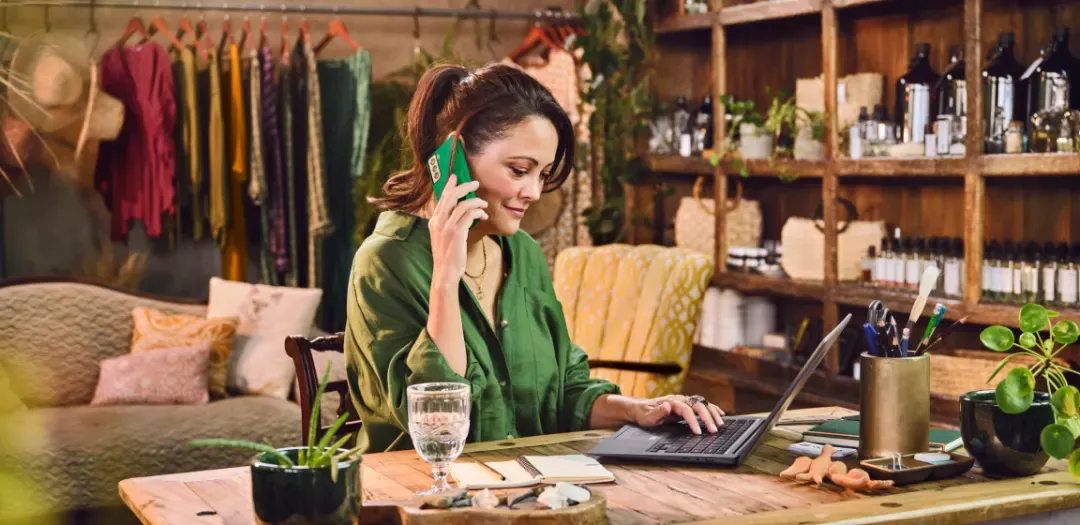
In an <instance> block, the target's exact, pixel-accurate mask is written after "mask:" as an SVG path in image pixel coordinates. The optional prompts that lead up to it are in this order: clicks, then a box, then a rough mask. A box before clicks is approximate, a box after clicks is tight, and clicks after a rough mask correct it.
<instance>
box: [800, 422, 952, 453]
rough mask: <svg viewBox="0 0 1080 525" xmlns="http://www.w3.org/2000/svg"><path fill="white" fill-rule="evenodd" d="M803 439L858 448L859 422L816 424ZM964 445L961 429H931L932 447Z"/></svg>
mask: <svg viewBox="0 0 1080 525" xmlns="http://www.w3.org/2000/svg"><path fill="white" fill-rule="evenodd" d="M803 441H809V442H811V443H820V444H823V445H825V444H828V445H837V446H841V447H852V448H858V446H859V422H858V421H847V420H843V419H834V420H832V421H827V422H825V423H822V424H820V425H815V426H813V427H810V430H807V431H806V432H804V433H803ZM962 446H964V441H963V439H961V438H960V431H959V430H945V429H942V428H931V429H930V448H937V447H940V448H941V449H942V450H943V451H945V452H950V451H953V450H956V449H958V448H960V447H962Z"/></svg>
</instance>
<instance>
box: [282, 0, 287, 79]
mask: <svg viewBox="0 0 1080 525" xmlns="http://www.w3.org/2000/svg"><path fill="white" fill-rule="evenodd" d="M281 63H282V64H285V65H289V15H287V14H285V5H284V4H283V5H282V6H281Z"/></svg>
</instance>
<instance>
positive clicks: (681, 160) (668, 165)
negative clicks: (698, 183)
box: [645, 155, 713, 175]
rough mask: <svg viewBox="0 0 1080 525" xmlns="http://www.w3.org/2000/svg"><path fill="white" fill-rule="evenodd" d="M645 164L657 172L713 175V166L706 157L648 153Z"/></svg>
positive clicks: (650, 169)
mask: <svg viewBox="0 0 1080 525" xmlns="http://www.w3.org/2000/svg"><path fill="white" fill-rule="evenodd" d="M645 166H647V167H648V168H649V171H653V172H657V173H685V174H687V175H712V173H713V167H712V164H709V161H708V159H705V158H704V157H681V156H679V155H648V156H646V157H645Z"/></svg>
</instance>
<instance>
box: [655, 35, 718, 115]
mask: <svg viewBox="0 0 1080 525" xmlns="http://www.w3.org/2000/svg"><path fill="white" fill-rule="evenodd" d="M711 42H712V33H711V32H709V31H696V32H690V33H675V34H671V35H659V36H658V37H657V39H656V45H657V52H658V54H659V56H660V57H662V59H661V60H657V63H656V74H655V75H654V77H653V78H654V83H655V85H656V95H657V97H658V98H659V99H660V100H662V101H665V102H670V103H672V104H674V103H675V99H676V98H677V97H679V96H684V97H687V101H688V102H689V108H690V111H691V112H693V111H695V110H696V109H697V107H698V105H699V104H701V99H702V98H703V97H704V96H705V95H706V94H707V93H709V92H710V90H711V89H712V76H713V75H712V66H711V65H710V63H711V61H712V53H711V52H710V46H711Z"/></svg>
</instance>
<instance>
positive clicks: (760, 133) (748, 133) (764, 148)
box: [720, 95, 774, 176]
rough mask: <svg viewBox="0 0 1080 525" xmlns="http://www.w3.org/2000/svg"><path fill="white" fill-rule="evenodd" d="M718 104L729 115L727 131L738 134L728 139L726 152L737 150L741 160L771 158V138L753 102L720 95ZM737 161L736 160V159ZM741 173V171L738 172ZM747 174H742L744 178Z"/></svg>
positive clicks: (772, 144)
mask: <svg viewBox="0 0 1080 525" xmlns="http://www.w3.org/2000/svg"><path fill="white" fill-rule="evenodd" d="M720 103H721V104H723V105H724V108H725V109H726V110H727V112H729V113H731V123H730V125H729V126H728V129H731V130H733V131H735V132H736V133H738V137H737V140H736V136H734V134H733V136H731V137H728V143H727V148H725V149H727V150H729V151H733V150H735V149H736V148H738V152H739V157H740V158H741V159H742V160H750V159H767V158H769V157H771V156H772V152H773V146H774V142H773V136H772V135H771V134H769V132H768V131H767V129H766V127H765V119H764V118H763V117H762V116H761V114H760V113H758V111H757V109H756V104H755V103H754V101H753V100H738V99H736V98H735V97H732V96H731V95H721V96H720ZM736 161H737V159H736ZM740 171H742V170H740ZM746 175H749V173H746V174H744V176H746Z"/></svg>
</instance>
